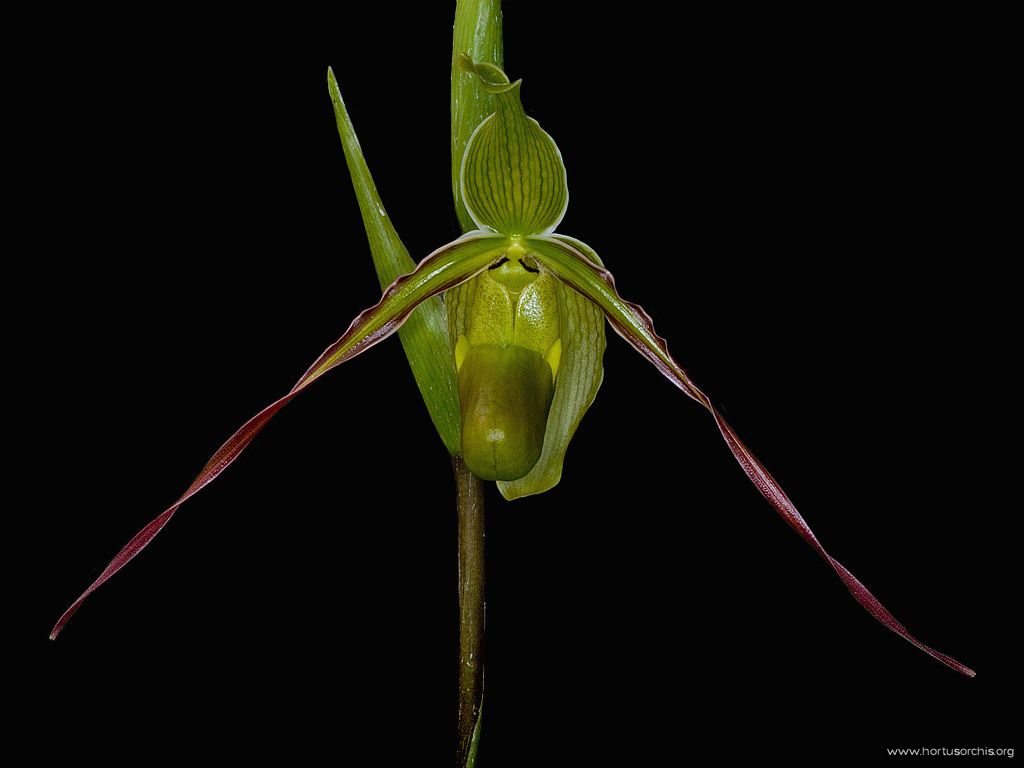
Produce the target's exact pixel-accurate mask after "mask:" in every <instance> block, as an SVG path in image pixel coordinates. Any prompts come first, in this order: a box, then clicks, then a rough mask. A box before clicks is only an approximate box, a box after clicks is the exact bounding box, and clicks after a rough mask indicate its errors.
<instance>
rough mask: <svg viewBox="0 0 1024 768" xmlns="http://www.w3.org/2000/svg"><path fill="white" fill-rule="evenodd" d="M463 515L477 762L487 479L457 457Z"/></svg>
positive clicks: (469, 725)
mask: <svg viewBox="0 0 1024 768" xmlns="http://www.w3.org/2000/svg"><path fill="white" fill-rule="evenodd" d="M452 467H453V468H454V470H455V492H456V503H457V506H458V514H459V747H458V749H459V753H458V765H459V766H460V768H462V766H472V765H473V762H474V761H475V759H476V748H477V744H478V742H479V738H480V711H481V709H482V707H483V698H484V621H485V607H484V484H483V481H482V480H481V479H480V478H478V477H476V476H475V475H474V474H473V473H472V472H470V471H469V468H468V467H467V466H466V462H464V461H463V460H462V458H461V457H459V456H456V457H455V458H453V459H452Z"/></svg>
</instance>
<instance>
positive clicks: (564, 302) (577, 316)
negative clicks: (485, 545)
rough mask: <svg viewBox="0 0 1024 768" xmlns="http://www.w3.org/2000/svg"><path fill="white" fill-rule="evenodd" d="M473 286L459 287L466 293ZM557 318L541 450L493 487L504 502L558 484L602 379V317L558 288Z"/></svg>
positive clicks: (578, 296) (572, 293) (561, 286)
mask: <svg viewBox="0 0 1024 768" xmlns="http://www.w3.org/2000/svg"><path fill="white" fill-rule="evenodd" d="M553 237H556V238H559V239H564V240H566V241H567V242H570V243H573V244H575V245H576V246H577V247H578V248H580V249H581V250H583V249H585V253H586V255H587V256H589V257H590V258H591V260H593V261H594V262H595V263H597V264H600V263H601V260H600V259H599V258H598V257H597V254H596V253H594V252H593V251H592V250H590V249H589V248H588V247H587V246H586V245H584V244H583V243H580V242H579V241H577V240H572V239H571V238H563V237H562V236H561V235H553ZM473 282H474V281H470V282H468V283H464V284H463V286H460V288H462V287H468V286H471V285H472V284H473ZM558 313H559V323H560V326H561V346H562V355H561V361H560V363H559V366H558V377H557V379H556V380H555V396H554V398H553V399H552V401H551V410H550V411H549V413H548V424H547V431H546V432H545V433H544V449H543V451H542V452H541V455H540V459H538V460H537V463H536V464H535V465H534V466H533V469H532V470H530V472H529V474H527V475H526V476H525V477H522V478H520V479H519V480H512V481H509V482H504V481H502V482H499V483H498V490H499V491H501V494H502V496H504V497H505V498H506V499H508V500H510V501H511V500H512V499H518V498H519V497H521V496H529V495H532V494H535V493H544V492H545V491H547V490H550V489H551V488H554V487H555V486H556V485H558V481H559V480H561V479H562V463H563V461H564V460H565V452H566V450H567V449H568V447H569V442H570V441H571V440H572V437H573V435H574V434H576V428H577V427H578V426H579V424H580V421H581V420H582V419H583V414H585V413H586V412H587V409H588V408H590V406H591V405H592V404H593V402H594V398H595V397H597V391H598V389H600V387H601V382H602V380H603V379H604V367H603V365H602V360H603V359H604V349H605V335H604V314H603V313H602V312H601V310H600V309H599V308H598V307H597V306H596V305H595V304H594V303H593V302H592V301H590V300H589V299H587V298H585V297H584V296H582V295H581V294H580V293H578V292H577V291H574V290H572V289H571V288H568V287H567V286H565V285H564V284H562V283H561V282H559V284H558Z"/></svg>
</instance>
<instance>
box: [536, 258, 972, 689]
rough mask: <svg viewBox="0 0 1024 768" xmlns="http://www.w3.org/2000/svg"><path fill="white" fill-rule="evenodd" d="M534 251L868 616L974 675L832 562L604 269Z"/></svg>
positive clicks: (581, 260)
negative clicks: (665, 386)
mask: <svg viewBox="0 0 1024 768" xmlns="http://www.w3.org/2000/svg"><path fill="white" fill-rule="evenodd" d="M529 244H530V247H531V248H532V249H534V250H536V252H537V258H538V260H539V261H540V262H541V263H542V264H544V265H545V266H546V267H547V268H548V269H550V270H551V271H552V272H554V273H555V274H557V275H558V276H559V277H560V278H561V279H562V280H563V281H565V283H566V284H568V285H570V286H571V287H572V288H574V289H575V290H577V291H579V292H580V293H582V294H583V295H584V296H586V297H587V298H589V299H590V300H591V301H593V302H594V303H595V304H597V305H598V306H600V307H601V309H603V310H604V313H605V316H606V317H607V318H608V322H609V323H611V325H612V327H613V328H614V329H615V332H616V333H618V334H619V335H620V336H621V337H622V338H624V339H625V340H626V341H627V342H629V344H630V345H631V346H632V347H633V348H634V349H636V351H637V352H639V353H640V354H641V355H643V356H644V357H645V358H647V359H648V360H649V361H650V362H651V363H653V364H654V365H655V367H657V368H658V370H659V371H661V372H662V373H663V374H664V375H665V377H666V378H668V379H669V381H671V382H672V383H673V384H675V385H676V386H677V387H679V389H681V390H682V391H683V392H685V393H686V394H687V395H688V396H690V397H691V398H693V399H694V400H696V401H697V402H698V403H700V404H701V405H703V406H704V407H705V408H707V409H708V411H709V412H710V413H711V415H712V417H714V419H715V424H716V425H717V426H718V430H719V432H721V433H722V437H723V438H724V439H725V443H726V445H727V446H728V447H729V450H730V451H731V452H732V455H733V456H734V457H735V459H736V461H737V462H739V465H740V467H741V468H742V469H743V472H744V473H745V474H746V476H747V477H748V478H749V479H750V481H751V482H752V483H753V484H754V486H755V487H756V488H757V489H758V490H759V491H760V492H761V494H762V495H763V496H764V497H765V498H766V499H767V500H768V503H769V504H771V505H772V507H773V508H774V509H775V511H776V512H778V513H779V515H781V516H782V519H783V520H785V521H786V522H787V523H789V525H790V526H791V527H792V528H793V529H794V530H795V531H796V532H797V533H799V534H800V536H801V537H802V538H803V539H804V541H806V542H807V543H808V544H810V545H811V547H813V548H814V550H815V551H816V552H817V553H818V554H819V555H821V556H822V557H823V558H824V559H825V561H826V562H827V563H828V564H829V565H830V566H831V567H832V570H834V571H835V572H836V574H837V575H838V576H839V578H840V579H841V580H842V582H843V584H844V585H846V588H847V589H848V590H849V591H850V594H852V595H853V597H854V598H855V599H856V600H857V602H858V603H860V604H861V605H862V606H864V608H865V609H867V611H868V613H870V614H871V615H872V616H874V617H875V618H876V619H877V620H878V621H880V622H881V623H882V624H884V625H885V626H886V627H888V628H889V629H891V630H892V631H893V632H895V633H896V634H898V635H900V636H901V637H903V638H904V639H906V640H907V641H909V642H910V643H912V644H913V645H915V646H917V647H918V648H920V649H921V650H922V651H924V652H925V653H927V654H928V655H929V656H932V657H933V658H935V659H938V660H939V661H941V662H942V663H943V664H945V665H946V666H948V667H950V668H952V669H955V670H956V671H957V672H960V673H962V674H964V675H969V676H971V677H973V676H974V671H973V670H971V669H970V668H968V667H966V666H964V665H963V664H961V663H960V662H959V661H957V660H956V659H953V658H951V657H949V656H947V655H945V654H944V653H940V652H939V651H936V650H934V649H933V648H929V647H928V646H927V645H925V644H924V643H922V642H921V641H920V640H918V639H917V638H915V637H914V636H913V635H911V634H910V632H908V631H907V629H906V627H904V626H903V625H902V624H901V623H900V622H898V621H897V620H896V618H895V617H894V616H893V615H892V614H891V613H889V611H888V610H887V609H886V608H885V606H883V605H882V604H881V603H880V602H879V601H878V599H877V598H876V597H875V596H874V595H872V594H871V592H870V591H868V589H867V587H865V586H864V585H863V584H861V582H860V581H858V580H857V578H856V577H855V576H854V575H853V574H852V573H850V572H849V571H848V570H847V569H846V567H845V566H843V564H842V563H840V562H839V561H838V560H836V559H835V558H834V557H832V556H831V555H830V554H829V553H828V552H826V551H825V548H824V547H823V546H822V545H821V543H820V542H819V541H818V539H817V537H816V536H815V535H814V533H813V532H812V531H811V529H810V526H808V525H807V522H806V521H805V520H804V518H803V516H802V515H801V514H800V512H799V511H797V508H796V506H794V504H793V502H792V501H790V500H789V497H788V496H786V493H785V491H783V490H782V487H781V486H780V485H779V484H778V482H776V480H775V479H774V478H773V477H772V476H771V474H769V472H768V470H767V469H765V468H764V465H762V464H761V462H760V461H759V460H758V459H757V457H756V456H754V454H753V453H751V452H750V449H748V448H747V447H746V446H745V445H744V444H743V442H742V441H741V440H740V439H739V437H738V436H737V434H736V432H735V431H734V430H733V428H732V427H730V426H729V424H728V423H727V422H726V421H725V419H724V418H722V414H720V413H719V412H718V410H717V409H716V408H715V406H714V405H713V404H712V402H711V400H710V399H709V398H708V396H707V395H705V394H704V392H702V391H701V389H700V388H699V387H698V386H697V385H696V384H694V383H693V381H692V380H691V379H690V377H689V375H688V374H687V373H686V371H684V370H683V368H682V367H681V366H680V365H679V364H678V363H676V361H675V360H673V359H672V356H671V355H670V354H669V353H668V345H667V344H666V343H665V340H664V339H662V338H661V337H660V336H658V335H657V334H656V333H655V332H654V325H653V323H652V322H651V318H650V317H649V316H648V314H647V313H646V312H644V310H643V309H642V308H640V307H639V306H638V305H636V304H632V303H630V302H628V301H626V300H624V299H623V298H622V297H621V296H619V294H618V291H617V290H616V288H615V279H614V278H613V277H612V275H611V273H610V272H608V271H607V270H606V269H604V268H603V267H602V266H600V265H598V264H595V263H593V262H592V261H591V260H589V259H588V258H587V257H586V255H584V253H583V252H582V251H581V250H580V249H578V248H576V247H574V245H573V243H572V242H571V241H567V240H566V239H556V238H531V239H530V241H529Z"/></svg>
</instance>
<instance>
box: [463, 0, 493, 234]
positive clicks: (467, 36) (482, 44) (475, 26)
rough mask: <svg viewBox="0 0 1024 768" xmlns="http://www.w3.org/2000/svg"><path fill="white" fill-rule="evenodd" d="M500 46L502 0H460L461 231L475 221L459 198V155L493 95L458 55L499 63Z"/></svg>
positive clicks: (488, 110) (488, 108)
mask: <svg viewBox="0 0 1024 768" xmlns="http://www.w3.org/2000/svg"><path fill="white" fill-rule="evenodd" d="M502 48H503V46H502V37H501V0H459V1H458V3H457V4H456V6H455V28H454V34H453V35H452V196H453V197H454V199H455V213H456V215H458V217H459V225H460V226H461V227H462V231H463V232H468V231H470V230H472V229H475V228H476V225H475V224H474V223H473V219H472V218H470V216H469V213H468V212H467V211H466V204H465V203H463V202H462V184H461V179H460V178H459V171H460V170H461V169H462V156H463V155H464V154H465V152H466V144H468V143H469V137H470V136H472V135H473V131H475V130H476V127H477V126H478V125H480V123H482V122H483V121H484V118H486V117H487V116H488V115H490V114H491V113H492V112H493V111H494V98H493V97H492V96H491V94H489V93H488V92H487V91H485V90H484V89H483V88H481V87H480V85H479V83H477V81H476V78H475V77H473V75H471V74H470V73H468V72H466V71H464V70H463V69H462V68H461V67H459V56H460V55H465V54H468V55H469V56H470V57H471V58H473V59H474V60H476V61H482V62H486V63H488V64H493V65H494V66H497V67H501V66H502V65H503V62H502V59H503V50H502Z"/></svg>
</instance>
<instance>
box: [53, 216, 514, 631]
mask: <svg viewBox="0 0 1024 768" xmlns="http://www.w3.org/2000/svg"><path fill="white" fill-rule="evenodd" d="M503 247H504V241H502V240H499V239H496V238H493V237H488V236H483V235H481V234H479V233H476V234H471V235H467V236H465V237H463V238H460V239H459V240H456V241H455V242H453V243H449V244H448V245H446V246H444V247H443V248H440V249H438V250H436V251H434V253H432V254H431V255H430V256H428V257H427V258H425V259H424V260H423V261H421V262H420V264H419V266H417V267H416V269H415V270H414V271H413V272H412V273H410V274H408V275H405V276H403V277H400V278H398V279H397V280H395V282H393V283H392V284H391V285H390V286H389V287H388V289H387V290H386V291H384V295H383V296H382V297H381V300H380V301H379V302H378V303H377V304H376V305H375V306H373V307H371V308H370V309H367V310H365V311H364V312H362V313H360V314H359V315H358V316H357V317H356V319H355V320H353V321H352V324H351V325H349V327H348V330H347V331H345V333H344V334H343V335H342V336H341V338H339V339H338V340H337V341H336V342H334V343H333V344H332V345H331V346H329V347H328V348H327V349H325V350H324V352H323V354H321V355H320V357H319V358H317V360H316V362H314V363H313V365H311V366H310V367H309V370H307V371H306V373H304V374H303V376H302V378H300V379H299V380H298V382H296V384H295V386H294V387H292V389H291V390H290V391H289V392H288V394H286V395H285V396H284V397H282V398H281V399H279V400H276V401H274V402H273V403H271V404H270V405H268V406H267V407H266V408H264V409H263V410H262V411H260V412H259V413H257V414H256V415H255V416H253V417H252V418H251V419H249V420H248V421H247V422H246V423H245V424H243V425H242V426H241V427H239V429H238V431H236V432H235V433H234V434H233V435H232V436H231V437H229V438H228V440H227V442H225V443H224V445H222V446H221V447H220V448H219V449H218V450H217V452H216V453H215V454H214V455H213V456H212V457H211V458H210V460H209V461H208V462H207V463H206V466H205V467H203V470H202V471H201V472H200V473H199V475H198V476H197V477H196V479H195V480H193V481H192V484H191V485H190V486H189V487H188V489H187V490H186V491H185V493H183V494H182V495H181V498H179V499H178V500H177V501H176V502H174V504H172V505H171V506H170V507H168V508H167V509H166V510H164V511H163V512H161V513H160V515H158V516H157V517H156V518H155V519H154V520H153V521H152V522H150V523H149V524H148V525H147V526H146V527H145V528H143V529H142V530H141V531H139V532H138V533H137V534H135V536H134V537H133V538H132V540H131V541H129V542H128V543H127V544H126V545H125V546H124V548H123V549H122V550H121V551H120V552H118V553H117V555H116V556H115V557H114V559H113V560H111V561H110V564H109V565H108V566H107V567H106V568H105V569H103V572H102V573H101V574H100V575H99V578H97V579H96V581H94V582H93V583H92V584H91V585H89V588H88V589H86V590H85V592H83V593H82V594H81V596H80V597H79V598H78V599H77V600H75V602H74V603H72V604H71V607H69V608H68V609H67V610H66V611H65V612H64V615H63V616H61V617H60V619H59V620H58V621H57V623H56V625H54V627H53V631H52V632H51V633H50V639H53V638H55V637H56V636H57V635H58V634H59V633H60V631H61V629H63V627H64V625H65V624H66V623H67V621H68V619H70V618H71V617H72V616H73V615H74V613H75V611H77V610H78V608H79V606H80V605H81V604H82V602H83V601H84V600H85V599H86V598H87V597H88V596H89V595H91V594H92V593H93V592H95V591H96V589H98V588H99V587H100V586H101V585H102V584H104V583H105V582H106V581H107V580H108V579H110V577H111V576H113V575H114V574H115V573H117V572H118V571H119V570H121V569H122V568H123V567H124V566H125V565H127V564H128V562H129V561H131V559H132V558H134V557H135V556H136V555H137V554H138V553H139V552H141V551H142V549H143V548H145V546H146V545H147V544H149V542H150V541H152V540H153V537H155V536H156V535H157V534H158V533H160V531H161V530H162V529H163V527H164V526H165V525H167V523H168V522H169V521H170V519H171V518H172V517H173V516H174V513H175V512H177V511H178V507H180V506H181V505H182V504H184V503H185V502H186V501H188V500H189V499H190V498H192V496H194V495H195V494H196V493H198V492H199V491H200V490H202V489H203V488H205V487H206V486H207V485H209V484H210V483H211V482H213V480H215V479H216V478H217V476H218V475H220V473H221V472H223V471H224V470H225V469H227V468H228V467H229V466H230V465H231V464H232V462H234V460H235V459H237V458H238V456H239V454H241V453H242V451H244V450H245V448H246V447H247V446H248V445H249V443H251V442H252V440H253V438H254V437H255V436H256V434H257V433H258V432H259V431H260V430H261V429H263V427H264V426H265V425H266V424H267V422H269V421H270V420H271V419H272V418H273V417H274V415H275V414H276V413H277V412H278V411H279V410H281V409H282V408H283V407H284V406H285V405H287V404H288V403H289V402H290V401H291V400H292V398H294V397H295V396H296V395H297V394H298V393H299V392H301V391H302V390H303V389H305V388H306V387H308V386H309V385H310V384H312V383H313V382H314V381H316V380H317V379H318V378H320V377H321V376H323V375H324V374H325V373H327V372H328V371H329V370H331V369H332V368H335V367H337V366H339V365H341V364H342V363H344V362H346V361H347V360H351V359H352V358H353V357H355V356H356V355H358V354H360V353H362V352H364V351H366V350H367V349H369V348H370V347H372V346H374V345H375V344H377V343H378V342H380V341H383V340H384V339H386V338H387V337H388V336H390V335H391V334H393V333H394V332H395V331H397V330H398V328H399V327H400V326H401V325H402V323H403V322H405V320H406V319H407V318H408V316H409V314H410V313H411V312H412V311H413V309H415V308H416V306H417V305H419V304H420V303H421V302H422V301H424V300H425V299H428V298H430V297H431V296H436V295H438V294H439V293H441V292H443V291H446V290H448V289H449V288H452V287H454V286H456V285H458V284H459V283H461V282H463V281H464V280H468V279H469V278H471V277H473V275H475V274H477V273H478V272H480V271H481V270H483V269H486V268H487V265H488V264H490V263H491V261H493V260H494V259H495V258H496V257H497V255H498V254H499V253H500V251H501V249H502V248H503Z"/></svg>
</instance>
